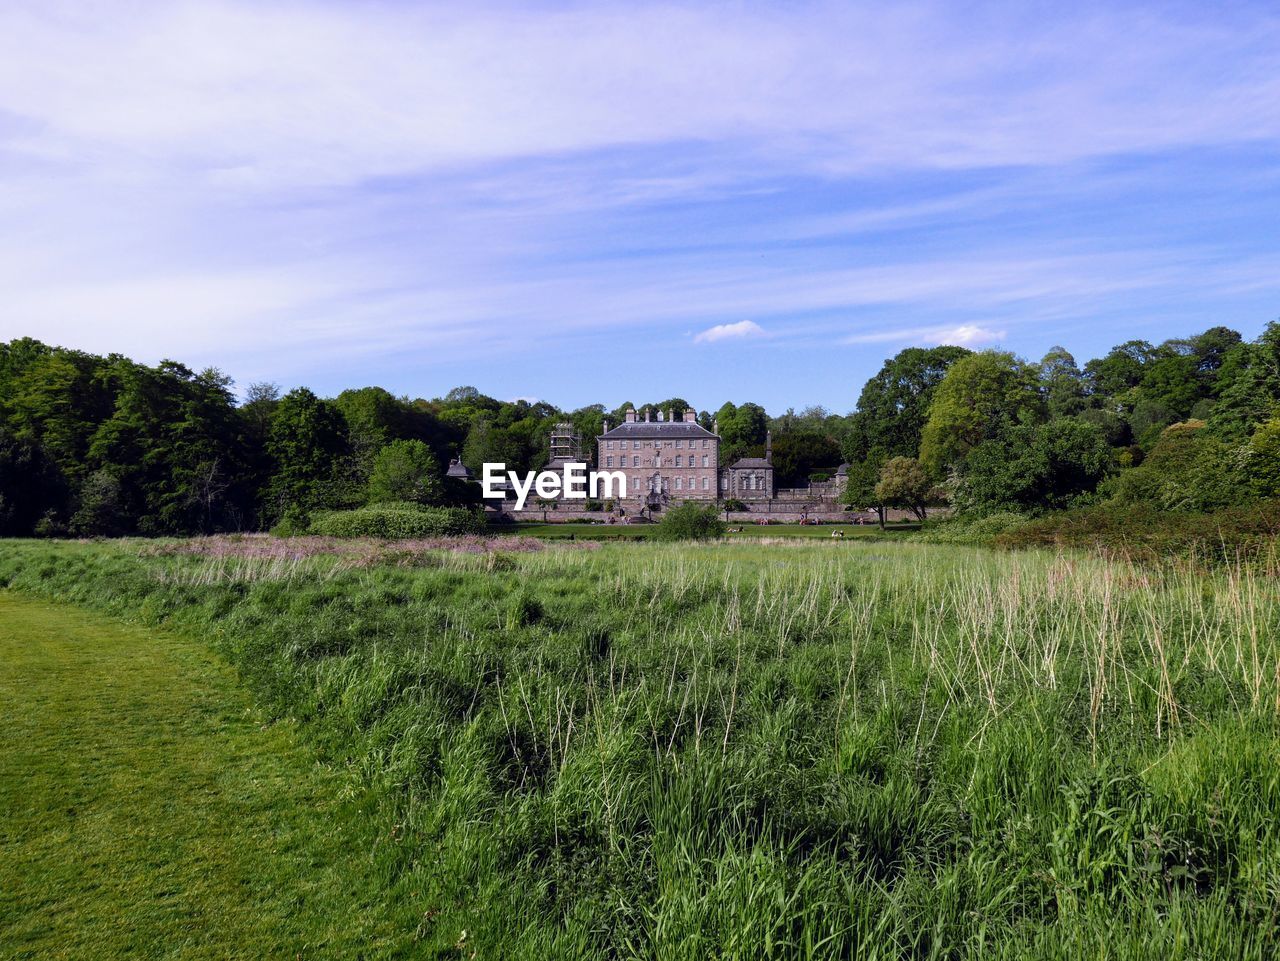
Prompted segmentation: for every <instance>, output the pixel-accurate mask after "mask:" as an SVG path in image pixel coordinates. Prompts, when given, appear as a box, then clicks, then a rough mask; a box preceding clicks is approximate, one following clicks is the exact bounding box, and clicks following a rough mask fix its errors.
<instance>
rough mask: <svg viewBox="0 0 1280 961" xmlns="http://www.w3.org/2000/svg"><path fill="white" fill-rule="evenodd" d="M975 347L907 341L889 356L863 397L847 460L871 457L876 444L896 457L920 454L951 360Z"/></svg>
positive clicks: (853, 421)
mask: <svg viewBox="0 0 1280 961" xmlns="http://www.w3.org/2000/svg"><path fill="white" fill-rule="evenodd" d="M971 353H972V351H969V350H967V349H965V348H964V347H951V346H942V347H930V348H923V347H908V348H907V349H906V350H903V351H900V352H899V353H897V354H895V355H894V356H893V357H892V358H890V359H889V360H887V361H885V363H884V366H883V367H881V368H880V371H879V372H878V373H877V374H876V375H875V376H874V377H872V378H871V379H870V380H868V381H867V383H866V384H865V385H864V386H863V388H862V393H861V394H860V395H859V397H858V406H857V409H856V411H855V412H854V414H853V416H852V417H851V418H850V424H849V430H848V435H847V439H846V442H845V445H844V458H845V460H847V461H849V462H850V463H853V462H857V461H863V460H866V458H867V456H868V455H869V454H870V452H871V450H872V449H873V448H876V447H879V448H882V449H883V450H885V451H886V452H887V453H888V456H891V457H915V456H916V455H917V454H918V453H919V452H920V437H921V434H922V432H923V431H924V425H925V422H926V421H927V420H928V418H929V405H930V404H931V403H932V402H933V394H934V391H935V390H936V389H937V387H938V384H940V383H941V382H942V379H943V378H944V377H945V376H946V374H947V371H948V370H950V369H951V366H952V365H953V364H954V363H955V362H956V361H958V360H959V359H960V358H962V357H967V356H969V355H970V354H971Z"/></svg>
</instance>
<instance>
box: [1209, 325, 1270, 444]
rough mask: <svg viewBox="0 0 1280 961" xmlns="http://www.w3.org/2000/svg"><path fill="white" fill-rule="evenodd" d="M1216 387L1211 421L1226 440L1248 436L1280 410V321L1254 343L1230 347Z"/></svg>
mask: <svg viewBox="0 0 1280 961" xmlns="http://www.w3.org/2000/svg"><path fill="white" fill-rule="evenodd" d="M1214 390H1215V392H1216V393H1217V394H1218V397H1219V399H1218V403H1217V404H1216V405H1215V406H1214V409H1213V413H1212V414H1210V416H1209V419H1208V424H1209V427H1210V429H1211V430H1212V432H1213V433H1214V434H1215V435H1217V436H1218V437H1221V438H1223V439H1224V440H1227V441H1232V442H1242V441H1244V440H1246V439H1247V438H1248V437H1249V436H1250V435H1251V434H1252V433H1253V431H1254V430H1255V429H1256V428H1257V426H1258V425H1259V424H1262V423H1264V422H1265V421H1267V420H1270V419H1271V417H1272V416H1273V415H1274V414H1275V413H1276V411H1277V410H1280V321H1273V322H1272V323H1270V324H1268V325H1267V327H1266V329H1265V330H1264V331H1263V332H1262V335H1261V336H1260V337H1259V338H1258V339H1257V340H1256V341H1254V342H1253V343H1251V344H1238V345H1236V346H1234V347H1231V348H1229V349H1228V350H1227V352H1226V353H1225V354H1224V356H1223V361H1222V365H1221V367H1220V368H1219V370H1218V373H1217V376H1216V378H1215V380H1214Z"/></svg>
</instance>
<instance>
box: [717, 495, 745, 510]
mask: <svg viewBox="0 0 1280 961" xmlns="http://www.w3.org/2000/svg"><path fill="white" fill-rule="evenodd" d="M720 507H721V509H722V510H726V511H745V510H747V505H746V504H744V503H743V502H742V501H740V500H738V498H736V497H726V498H725V499H724V503H723V504H721V505H720Z"/></svg>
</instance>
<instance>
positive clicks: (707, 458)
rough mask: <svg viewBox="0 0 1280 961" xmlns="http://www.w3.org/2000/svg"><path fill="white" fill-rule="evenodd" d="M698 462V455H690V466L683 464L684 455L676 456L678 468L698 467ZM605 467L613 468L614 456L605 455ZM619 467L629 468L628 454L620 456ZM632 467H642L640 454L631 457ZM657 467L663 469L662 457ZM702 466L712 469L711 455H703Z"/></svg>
mask: <svg viewBox="0 0 1280 961" xmlns="http://www.w3.org/2000/svg"><path fill="white" fill-rule="evenodd" d="M697 461H698V458H697V455H696V454H690V455H689V463H688V464H685V463H684V462H683V455H681V454H676V463H675V466H676V467H697V466H698V463H697ZM604 466H605V467H612V466H613V455H612V454H606V455H605V458H604ZM618 466H619V467H626V466H627V455H626V454H622V455H620V456H619V457H618ZM631 466H632V467H639V466H640V455H639V454H633V455H632V456H631ZM655 466H657V467H661V466H662V458H661V457H659V458H658V462H657V464H656V465H655ZM702 466H703V467H710V466H711V455H710V454H703V455H702Z"/></svg>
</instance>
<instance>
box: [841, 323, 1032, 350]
mask: <svg viewBox="0 0 1280 961" xmlns="http://www.w3.org/2000/svg"><path fill="white" fill-rule="evenodd" d="M1007 336H1008V334H1007V332H1006V331H1003V330H993V329H991V328H988V327H982V326H980V325H978V324H958V325H956V326H954V327H915V328H911V329H908V330H877V331H870V332H867V333H863V334H850V335H849V336H847V337H844V338H842V339H841V343H844V344H926V345H937V344H950V345H951V346H954V347H985V346H987V345H988V344H994V343H997V342H999V341H1001V340H1004V338H1005V337H1007Z"/></svg>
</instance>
